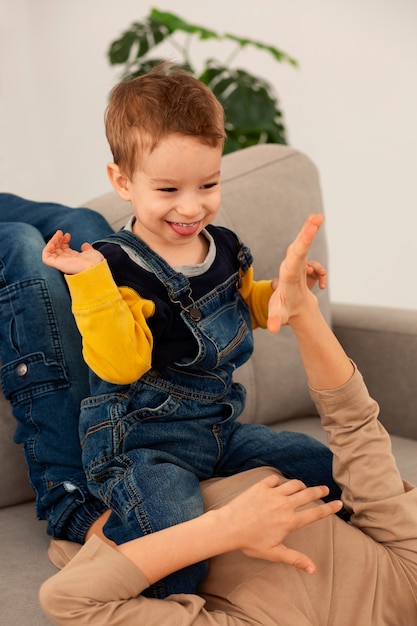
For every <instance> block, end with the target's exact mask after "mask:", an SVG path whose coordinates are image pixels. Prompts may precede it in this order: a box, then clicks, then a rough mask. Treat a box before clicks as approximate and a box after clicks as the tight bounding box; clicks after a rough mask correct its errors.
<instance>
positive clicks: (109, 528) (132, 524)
mask: <svg viewBox="0 0 417 626" xmlns="http://www.w3.org/2000/svg"><path fill="white" fill-rule="evenodd" d="M110 465H111V468H110ZM101 471H102V472H103V474H107V476H108V485H107V486H108V493H107V498H105V499H106V501H107V505H108V506H111V508H112V510H113V513H112V514H111V516H110V517H109V519H108V521H107V522H106V524H105V526H104V528H103V531H104V533H105V535H106V536H107V537H109V538H110V539H111V540H113V541H115V542H116V543H118V544H120V543H125V542H126V541H130V540H131V539H135V538H137V537H140V536H142V535H145V534H149V533H152V532H156V531H158V530H161V529H163V528H166V527H168V526H174V525H176V524H180V523H181V522H185V521H188V520H189V519H193V518H195V517H198V516H199V515H202V514H203V512H204V506H203V501H202V496H201V492H200V486H199V481H198V478H197V477H196V476H195V474H194V473H193V472H191V471H189V470H186V469H185V468H183V467H181V466H180V465H179V464H176V463H175V458H174V456H173V455H172V454H165V453H163V452H161V451H158V450H151V449H148V450H147V449H139V450H133V451H131V452H129V453H128V454H121V455H119V456H117V457H116V458H115V459H114V460H113V462H112V463H109V465H108V466H107V467H106V468H102V469H101ZM207 567H208V564H207V562H206V561H202V562H199V563H195V564H193V565H191V566H189V567H186V568H184V569H182V570H179V571H177V572H174V573H173V574H171V575H169V576H167V577H166V578H164V579H162V580H160V581H158V582H157V583H155V584H153V585H152V586H151V587H150V588H149V589H148V590H147V591H146V592H145V595H147V596H149V597H154V598H165V597H166V596H169V595H170V594H173V593H197V588H198V584H199V583H200V582H201V580H202V579H203V578H204V576H205V574H206V572H207Z"/></svg>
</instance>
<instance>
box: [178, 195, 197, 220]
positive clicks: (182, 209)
mask: <svg viewBox="0 0 417 626" xmlns="http://www.w3.org/2000/svg"><path fill="white" fill-rule="evenodd" d="M199 212H200V205H199V203H198V201H197V199H196V198H195V197H188V198H183V199H182V201H181V202H180V203H179V205H178V213H179V215H183V216H184V217H188V218H192V217H195V216H196V215H198V213H199Z"/></svg>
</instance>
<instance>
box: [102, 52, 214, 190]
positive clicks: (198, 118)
mask: <svg viewBox="0 0 417 626" xmlns="http://www.w3.org/2000/svg"><path fill="white" fill-rule="evenodd" d="M105 125H106V136H107V140H108V142H109V144H110V148H111V151H112V154H113V160H114V162H115V163H116V164H117V165H118V166H119V167H120V169H121V170H122V171H123V173H124V174H125V175H126V176H128V178H130V179H131V178H132V177H133V174H134V173H135V171H136V170H137V169H138V167H140V156H141V155H140V153H139V152H140V150H141V149H146V150H150V151H152V150H153V149H154V148H155V147H156V145H157V144H158V142H159V141H160V140H161V139H162V138H163V137H165V136H166V135H168V134H169V133H182V134H184V135H192V136H195V137H199V138H200V139H201V141H202V142H204V143H207V144H208V145H210V146H213V147H215V146H219V145H221V146H223V145H224V141H225V137H226V133H225V130H224V111H223V107H222V106H221V104H220V102H219V101H218V100H217V98H216V97H215V96H214V94H213V93H212V92H211V91H210V89H209V88H208V87H206V85H204V84H203V83H202V82H201V81H199V80H198V79H197V78H195V77H194V76H192V75H191V74H188V73H187V72H184V71H182V70H178V69H174V68H173V67H172V65H170V64H168V63H164V64H161V65H158V66H156V67H155V68H154V69H153V70H151V71H150V72H148V73H147V74H143V75H142V76H138V77H137V78H134V79H131V80H128V81H123V82H121V83H119V84H118V85H116V87H115V88H114V89H113V90H112V93H111V97H110V102H109V105H108V107H107V110H106V115H105Z"/></svg>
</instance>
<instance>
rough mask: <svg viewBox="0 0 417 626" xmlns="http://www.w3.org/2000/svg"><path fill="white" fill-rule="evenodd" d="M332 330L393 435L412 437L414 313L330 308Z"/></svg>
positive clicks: (415, 418) (416, 370)
mask: <svg viewBox="0 0 417 626" xmlns="http://www.w3.org/2000/svg"><path fill="white" fill-rule="evenodd" d="M332 325H333V330H334V332H335V334H336V336H337V338H338V339H339V341H340V343H341V344H342V345H343V347H344V349H345V350H346V352H347V354H348V355H349V356H350V357H351V358H352V359H353V361H355V363H356V364H357V366H358V367H359V369H360V371H361V372H362V374H363V376H364V379H365V382H366V384H367V386H368V389H369V392H370V394H371V396H372V397H373V398H375V400H377V402H378V403H379V405H380V408H381V413H380V419H381V422H382V423H383V424H384V426H385V427H386V428H387V430H388V431H389V432H390V433H391V434H393V435H400V436H403V437H410V438H412V439H417V312H416V311H411V310H405V309H394V308H392V309H391V308H386V307H376V306H364V305H350V304H332Z"/></svg>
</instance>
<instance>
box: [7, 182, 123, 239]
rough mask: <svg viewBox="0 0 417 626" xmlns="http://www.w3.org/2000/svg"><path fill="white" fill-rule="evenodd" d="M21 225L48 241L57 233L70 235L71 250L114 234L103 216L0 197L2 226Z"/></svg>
mask: <svg viewBox="0 0 417 626" xmlns="http://www.w3.org/2000/svg"><path fill="white" fill-rule="evenodd" d="M1 222H15V223H16V222H21V223H24V224H30V225H31V226H34V227H35V228H36V229H37V230H38V231H39V232H40V234H41V235H42V237H43V238H44V240H45V241H47V240H48V239H50V238H51V237H52V235H53V234H54V233H55V232H56V231H57V230H58V229H60V230H63V231H64V232H69V233H71V246H72V247H73V248H75V249H77V250H79V249H80V247H81V244H82V243H84V241H89V242H92V241H96V240H97V239H101V238H102V237H107V236H108V235H110V234H111V233H112V232H113V230H112V228H111V226H109V224H108V223H107V221H106V220H105V219H104V217H103V216H102V215H100V213H97V212H96V211H92V210H91V209H87V208H81V209H71V208H70V207H67V206H65V205H63V204H57V203H55V202H35V201H33V200H26V199H25V198H21V197H20V196H16V195H14V194H10V193H0V223H1Z"/></svg>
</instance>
